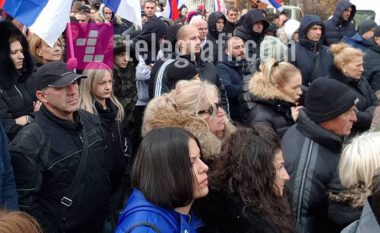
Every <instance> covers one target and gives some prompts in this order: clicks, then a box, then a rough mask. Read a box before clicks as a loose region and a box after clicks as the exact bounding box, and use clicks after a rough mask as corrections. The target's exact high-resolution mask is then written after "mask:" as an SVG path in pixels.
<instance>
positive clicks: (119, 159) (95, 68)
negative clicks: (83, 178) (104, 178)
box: [79, 63, 130, 220]
mask: <svg viewBox="0 0 380 233" xmlns="http://www.w3.org/2000/svg"><path fill="white" fill-rule="evenodd" d="M83 75H85V76H87V78H86V79H83V80H81V83H80V86H79V90H80V99H79V107H80V108H81V109H84V110H86V111H88V112H90V113H93V114H94V115H95V116H97V117H99V119H100V121H101V123H102V126H103V132H104V138H105V143H106V145H107V148H108V150H107V155H108V156H109V158H108V159H107V164H106V166H107V168H108V169H107V170H108V171H109V175H110V181H111V195H112V197H111V198H112V200H111V208H110V209H111V210H110V211H111V214H112V215H113V214H114V213H116V211H117V210H118V209H119V208H122V205H123V201H124V200H123V199H124V198H123V197H124V195H125V192H126V190H124V189H125V188H126V187H125V184H122V183H124V181H123V177H124V174H125V169H126V166H127V164H128V163H129V160H130V158H129V156H128V155H127V153H126V149H127V148H126V146H127V140H126V137H125V135H126V134H125V132H124V131H125V130H124V124H123V121H124V109H123V106H122V105H121V104H120V102H119V101H118V100H117V98H116V97H115V96H114V94H113V91H112V69H111V68H109V67H108V66H107V65H105V64H103V63H90V64H88V65H87V66H86V68H85V69H84V71H83ZM115 220H116V219H115Z"/></svg>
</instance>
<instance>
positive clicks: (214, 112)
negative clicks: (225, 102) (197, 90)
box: [198, 103, 222, 117]
mask: <svg viewBox="0 0 380 233" xmlns="http://www.w3.org/2000/svg"><path fill="white" fill-rule="evenodd" d="M221 107H222V105H221V104H220V103H213V104H211V105H210V107H209V108H208V109H205V110H200V111H199V112H198V115H201V114H206V113H207V114H210V117H215V116H216V115H217V114H218V110H219V108H221Z"/></svg>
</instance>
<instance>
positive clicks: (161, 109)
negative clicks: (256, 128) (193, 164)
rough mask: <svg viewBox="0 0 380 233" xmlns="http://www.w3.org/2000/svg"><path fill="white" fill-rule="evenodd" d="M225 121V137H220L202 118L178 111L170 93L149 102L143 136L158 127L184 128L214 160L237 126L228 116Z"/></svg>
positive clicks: (205, 153) (206, 156) (207, 157)
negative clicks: (211, 130) (210, 129)
mask: <svg viewBox="0 0 380 233" xmlns="http://www.w3.org/2000/svg"><path fill="white" fill-rule="evenodd" d="M225 123H226V124H225V132H224V137H223V138H222V139H219V138H218V137H217V136H215V135H214V134H213V133H212V132H210V131H209V129H208V126H207V125H206V123H205V122H204V121H202V120H201V119H198V118H195V117H190V116H189V115H185V114H180V113H179V112H177V111H176V109H175V106H174V105H173V100H172V99H171V97H170V93H169V94H164V95H162V96H158V97H156V98H154V99H152V100H151V101H150V102H149V104H148V106H147V107H146V109H145V114H144V120H143V126H142V136H144V135H145V134H147V133H148V132H150V131H151V130H153V129H157V128H164V127H179V128H184V129H186V130H188V131H190V132H191V133H192V134H194V135H195V136H196V137H197V139H198V140H199V143H200V145H201V149H202V155H203V156H204V158H205V160H212V159H214V158H215V156H216V155H218V154H219V153H220V150H221V147H222V143H223V141H224V140H226V139H227V138H229V137H230V136H231V134H232V133H233V132H234V131H235V127H234V126H233V125H232V124H231V122H230V121H229V119H228V118H227V116H225Z"/></svg>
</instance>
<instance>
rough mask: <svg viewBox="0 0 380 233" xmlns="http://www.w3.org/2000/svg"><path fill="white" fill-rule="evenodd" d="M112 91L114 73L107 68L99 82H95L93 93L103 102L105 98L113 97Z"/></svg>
mask: <svg viewBox="0 0 380 233" xmlns="http://www.w3.org/2000/svg"><path fill="white" fill-rule="evenodd" d="M111 93H112V75H111V73H110V72H109V71H108V70H107V71H105V73H104V76H103V78H102V79H101V80H100V81H99V82H96V81H95V82H93V84H92V94H93V95H94V96H95V98H96V99H97V100H98V101H99V102H103V101H104V100H105V99H109V98H111Z"/></svg>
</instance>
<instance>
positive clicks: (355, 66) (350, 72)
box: [342, 56, 364, 79]
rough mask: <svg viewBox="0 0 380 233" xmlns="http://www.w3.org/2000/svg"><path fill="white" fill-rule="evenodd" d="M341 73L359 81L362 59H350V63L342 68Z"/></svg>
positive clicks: (361, 71)
mask: <svg viewBox="0 0 380 233" xmlns="http://www.w3.org/2000/svg"><path fill="white" fill-rule="evenodd" d="M342 71H343V73H344V74H345V75H346V76H348V77H350V78H354V79H360V77H361V76H362V73H363V71H364V68H363V57H360V56H358V57H352V59H351V61H350V62H349V63H347V64H345V65H343V66H342Z"/></svg>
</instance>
